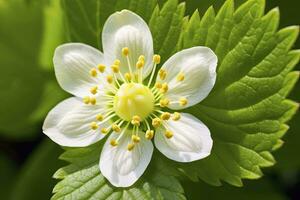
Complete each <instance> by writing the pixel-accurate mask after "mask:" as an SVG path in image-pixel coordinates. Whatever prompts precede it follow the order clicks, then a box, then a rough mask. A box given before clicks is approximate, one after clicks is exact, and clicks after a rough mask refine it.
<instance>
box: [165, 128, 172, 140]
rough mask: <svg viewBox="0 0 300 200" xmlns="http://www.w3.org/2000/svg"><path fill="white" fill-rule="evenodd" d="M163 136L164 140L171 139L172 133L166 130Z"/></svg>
mask: <svg viewBox="0 0 300 200" xmlns="http://www.w3.org/2000/svg"><path fill="white" fill-rule="evenodd" d="M165 136H166V138H168V139H170V138H171V137H173V132H172V131H169V130H166V132H165Z"/></svg>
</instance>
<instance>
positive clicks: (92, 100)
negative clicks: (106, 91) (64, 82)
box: [90, 97, 97, 105]
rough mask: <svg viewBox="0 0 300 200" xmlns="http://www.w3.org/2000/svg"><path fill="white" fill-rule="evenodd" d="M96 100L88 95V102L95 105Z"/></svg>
mask: <svg viewBox="0 0 300 200" xmlns="http://www.w3.org/2000/svg"><path fill="white" fill-rule="evenodd" d="M96 102H97V100H96V98H95V97H90V103H91V104H92V105H95V104H96Z"/></svg>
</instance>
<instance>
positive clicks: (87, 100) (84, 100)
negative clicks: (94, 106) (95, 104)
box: [83, 96, 91, 104]
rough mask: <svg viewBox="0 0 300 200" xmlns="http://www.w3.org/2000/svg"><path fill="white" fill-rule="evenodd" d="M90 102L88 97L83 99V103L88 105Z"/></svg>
mask: <svg viewBox="0 0 300 200" xmlns="http://www.w3.org/2000/svg"><path fill="white" fill-rule="evenodd" d="M90 102H91V98H90V97H89V96H86V97H84V98H83V103H85V104H89V103H90Z"/></svg>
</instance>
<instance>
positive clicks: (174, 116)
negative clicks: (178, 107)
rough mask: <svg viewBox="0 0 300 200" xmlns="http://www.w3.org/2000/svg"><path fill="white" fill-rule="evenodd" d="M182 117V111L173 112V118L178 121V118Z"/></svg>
mask: <svg viewBox="0 0 300 200" xmlns="http://www.w3.org/2000/svg"><path fill="white" fill-rule="evenodd" d="M180 118H181V115H180V113H178V112H174V113H173V116H172V119H173V120H174V121H178V120H180Z"/></svg>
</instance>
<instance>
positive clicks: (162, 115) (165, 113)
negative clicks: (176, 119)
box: [160, 112, 171, 120]
mask: <svg viewBox="0 0 300 200" xmlns="http://www.w3.org/2000/svg"><path fill="white" fill-rule="evenodd" d="M170 117H171V114H170V113H169V112H164V113H163V114H161V116H160V118H161V119H162V120H169V119H170Z"/></svg>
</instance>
